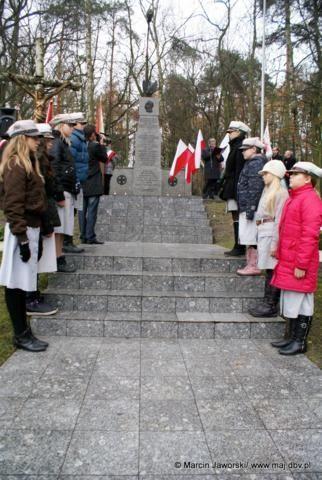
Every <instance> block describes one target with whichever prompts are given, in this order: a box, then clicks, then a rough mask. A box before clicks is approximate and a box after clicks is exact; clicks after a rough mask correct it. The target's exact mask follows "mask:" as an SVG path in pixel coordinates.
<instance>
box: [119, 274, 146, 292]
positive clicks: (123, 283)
mask: <svg viewBox="0 0 322 480" xmlns="http://www.w3.org/2000/svg"><path fill="white" fill-rule="evenodd" d="M142 283H143V281H142V275H113V276H112V278H111V285H112V286H111V289H112V290H140V289H141V288H142Z"/></svg>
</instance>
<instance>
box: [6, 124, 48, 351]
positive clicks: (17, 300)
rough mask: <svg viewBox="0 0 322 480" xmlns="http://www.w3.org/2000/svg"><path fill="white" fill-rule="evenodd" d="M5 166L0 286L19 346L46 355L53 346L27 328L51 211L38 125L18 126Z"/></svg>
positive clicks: (11, 131) (12, 134) (11, 135)
mask: <svg viewBox="0 0 322 480" xmlns="http://www.w3.org/2000/svg"><path fill="white" fill-rule="evenodd" d="M8 135H9V138H10V140H9V142H8V144H7V145H6V148H5V150H4V153H3V157H2V161H1V165H0V180H1V182H2V189H1V190H2V192H1V193H2V194H1V201H2V207H3V211H4V214H5V217H6V222H7V223H6V226H5V235H4V249H3V257H2V263H1V269H0V284H1V285H4V286H5V299H6V304H7V308H8V312H9V315H10V318H11V321H12V325H13V330H14V344H15V346H16V347H17V348H22V349H24V350H28V351H30V352H41V351H43V350H45V349H46V348H47V347H48V343H47V342H44V341H41V340H39V339H38V338H36V337H35V336H34V335H33V333H32V331H31V329H30V327H29V326H28V324H27V315H26V292H32V291H35V290H36V289H37V266H38V261H39V260H40V258H41V255H42V243H41V242H40V226H41V225H42V216H43V214H44V212H45V210H46V208H47V201H46V193H45V185H44V178H43V176H42V174H41V171H40V166H39V162H38V159H37V157H36V152H37V148H38V145H39V130H38V129H37V126H36V124H35V123H34V122H33V121H32V120H20V121H18V122H15V123H14V124H13V125H12V126H11V127H10V128H9V130H8Z"/></svg>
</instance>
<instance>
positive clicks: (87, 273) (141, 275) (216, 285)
mask: <svg viewBox="0 0 322 480" xmlns="http://www.w3.org/2000/svg"><path fill="white" fill-rule="evenodd" d="M264 281H265V279H264V277H263V276H260V277H254V278H252V277H240V276H238V275H236V274H234V273H212V272H210V273H206V272H203V273H194V272H150V271H148V272H147V271H142V272H136V271H128V272H126V271H109V270H107V271H104V270H78V271H77V272H76V273H67V274H66V273H57V274H53V275H49V281H48V285H49V287H50V288H60V289H62V288H64V289H66V290H75V289H95V290H97V289H104V290H140V289H144V290H158V291H171V292H173V291H178V292H180V291H183V292H192V293H193V292H209V293H212V292H227V293H229V292H230V293H231V294H232V295H234V292H240V293H242V292H243V293H250V292H259V293H261V292H263V290H264Z"/></svg>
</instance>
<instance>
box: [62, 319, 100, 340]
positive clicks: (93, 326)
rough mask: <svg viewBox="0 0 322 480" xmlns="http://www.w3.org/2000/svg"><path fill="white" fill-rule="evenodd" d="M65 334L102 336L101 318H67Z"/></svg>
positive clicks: (72, 335) (71, 335)
mask: <svg viewBox="0 0 322 480" xmlns="http://www.w3.org/2000/svg"><path fill="white" fill-rule="evenodd" d="M66 324H67V333H66V334H67V336H70V337H102V336H103V328H104V324H103V321H101V320H88V321H86V320H68V321H67V322H66Z"/></svg>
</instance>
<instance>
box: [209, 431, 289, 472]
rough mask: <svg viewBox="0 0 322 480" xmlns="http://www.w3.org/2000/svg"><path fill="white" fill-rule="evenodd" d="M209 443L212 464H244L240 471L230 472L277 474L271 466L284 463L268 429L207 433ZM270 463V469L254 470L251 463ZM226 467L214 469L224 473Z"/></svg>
mask: <svg viewBox="0 0 322 480" xmlns="http://www.w3.org/2000/svg"><path fill="white" fill-rule="evenodd" d="M206 437H207V443H208V445H209V449H210V452H211V456H212V459H213V462H216V463H217V464H221V465H222V464H223V463H226V464H227V463H234V462H236V463H237V462H242V464H243V465H239V467H240V468H235V469H233V468H232V469H230V473H234V470H235V471H236V473H239V472H245V473H252V474H255V473H260V472H263V473H267V472H274V473H276V469H275V471H274V469H273V467H272V464H273V463H277V464H282V463H284V460H283V458H282V456H281V454H280V452H279V451H278V449H277V448H276V446H275V443H274V442H273V440H272V439H271V437H270V435H269V433H268V432H267V431H265V430H242V431H240V430H231V431H213V432H211V431H206ZM260 463H265V464H268V468H263V467H258V468H256V467H255V466H253V467H252V464H260ZM223 470H224V471H225V469H223V467H222V466H221V468H215V472H216V473H219V474H221V473H223Z"/></svg>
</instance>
